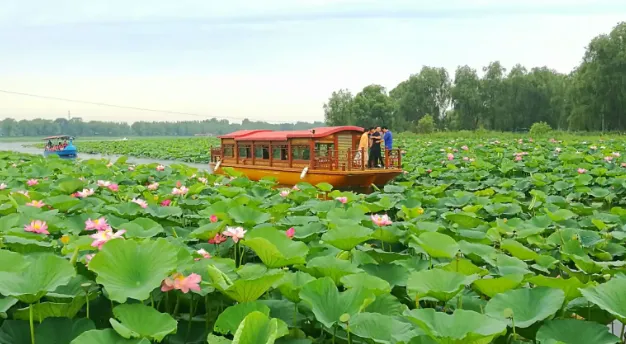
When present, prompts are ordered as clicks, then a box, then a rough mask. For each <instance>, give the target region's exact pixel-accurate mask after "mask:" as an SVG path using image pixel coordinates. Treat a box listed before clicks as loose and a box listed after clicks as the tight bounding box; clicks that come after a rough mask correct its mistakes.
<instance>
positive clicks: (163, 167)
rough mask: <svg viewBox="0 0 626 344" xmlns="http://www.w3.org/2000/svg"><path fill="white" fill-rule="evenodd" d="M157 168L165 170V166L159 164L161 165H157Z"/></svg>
mask: <svg viewBox="0 0 626 344" xmlns="http://www.w3.org/2000/svg"><path fill="white" fill-rule="evenodd" d="M156 170H157V171H159V172H162V171H165V166H163V165H159V166H157V167H156Z"/></svg>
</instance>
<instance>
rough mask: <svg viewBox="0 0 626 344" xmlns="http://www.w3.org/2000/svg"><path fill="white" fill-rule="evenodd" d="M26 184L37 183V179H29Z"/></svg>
mask: <svg viewBox="0 0 626 344" xmlns="http://www.w3.org/2000/svg"><path fill="white" fill-rule="evenodd" d="M26 184H28V186H35V185H37V184H39V181H38V180H37V179H29V180H28V181H27V182H26Z"/></svg>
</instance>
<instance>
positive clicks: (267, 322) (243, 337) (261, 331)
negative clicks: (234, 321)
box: [233, 311, 286, 344]
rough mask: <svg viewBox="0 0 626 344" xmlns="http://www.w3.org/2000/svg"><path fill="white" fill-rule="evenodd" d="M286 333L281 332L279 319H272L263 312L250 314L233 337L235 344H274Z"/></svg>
mask: <svg viewBox="0 0 626 344" xmlns="http://www.w3.org/2000/svg"><path fill="white" fill-rule="evenodd" d="M285 334H286V333H284V332H282V331H281V328H280V326H279V322H278V319H270V318H269V317H268V316H267V315H265V314H263V313H261V312H256V311H255V312H252V313H250V314H248V315H247V316H246V317H245V318H244V319H243V321H242V322H241V324H239V328H237V332H236V333H235V335H234V337H233V344H273V343H274V342H275V341H276V339H277V338H280V337H282V336H284V335H285Z"/></svg>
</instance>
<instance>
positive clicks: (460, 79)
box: [452, 66, 485, 130]
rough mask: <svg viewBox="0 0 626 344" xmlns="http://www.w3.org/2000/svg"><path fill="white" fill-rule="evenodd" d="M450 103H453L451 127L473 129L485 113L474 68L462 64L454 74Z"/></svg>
mask: <svg viewBox="0 0 626 344" xmlns="http://www.w3.org/2000/svg"><path fill="white" fill-rule="evenodd" d="M454 84H455V85H454V88H453V89H452V103H453V105H454V116H455V117H454V119H453V127H454V128H455V129H465V130H475V129H477V128H478V125H479V123H480V121H481V118H482V116H484V113H485V107H484V104H483V99H482V97H481V81H480V78H479V77H478V74H477V72H476V70H475V69H474V68H471V67H469V66H463V67H459V68H457V70H456V72H455V74H454Z"/></svg>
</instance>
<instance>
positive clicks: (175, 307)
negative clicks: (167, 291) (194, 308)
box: [174, 294, 180, 317]
mask: <svg viewBox="0 0 626 344" xmlns="http://www.w3.org/2000/svg"><path fill="white" fill-rule="evenodd" d="M178 307H180V295H178V294H177V295H176V306H174V317H175V316H176V315H178Z"/></svg>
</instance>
